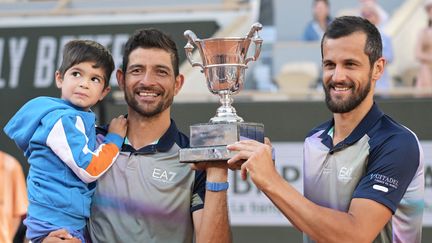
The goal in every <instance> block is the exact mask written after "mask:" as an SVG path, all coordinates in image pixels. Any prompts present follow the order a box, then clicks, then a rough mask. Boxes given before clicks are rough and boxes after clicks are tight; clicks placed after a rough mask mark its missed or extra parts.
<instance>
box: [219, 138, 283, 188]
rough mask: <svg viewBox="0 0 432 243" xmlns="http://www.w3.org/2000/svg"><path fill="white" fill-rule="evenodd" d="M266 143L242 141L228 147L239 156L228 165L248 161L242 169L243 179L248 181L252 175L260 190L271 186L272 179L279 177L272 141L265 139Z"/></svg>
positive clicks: (243, 164)
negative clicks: (248, 177)
mask: <svg viewBox="0 0 432 243" xmlns="http://www.w3.org/2000/svg"><path fill="white" fill-rule="evenodd" d="M264 141H265V142H264V143H260V142H257V141H255V140H242V141H240V142H236V143H234V144H231V145H228V147H227V148H228V149H229V150H231V151H237V154H236V155H234V156H233V157H232V158H231V159H229V160H228V164H237V163H238V162H239V161H246V162H244V163H242V165H241V168H240V170H241V177H242V179H243V180H246V179H247V176H248V175H250V177H251V179H252V181H253V182H254V183H255V184H256V185H257V186H258V188H259V189H261V188H263V187H266V186H270V185H271V184H270V183H269V182H270V181H271V178H275V176H278V172H277V170H276V168H275V164H274V155H273V154H274V153H273V149H272V146H271V143H270V140H269V139H268V138H265V139H264Z"/></svg>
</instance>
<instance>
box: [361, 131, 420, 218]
mask: <svg viewBox="0 0 432 243" xmlns="http://www.w3.org/2000/svg"><path fill="white" fill-rule="evenodd" d="M419 164H420V147H419V144H418V141H417V139H416V138H415V136H414V135H412V134H409V133H406V134H399V135H395V136H392V137H390V138H388V139H387V140H386V141H384V142H383V143H382V144H381V145H378V146H377V147H376V148H373V150H371V155H370V156H369V162H368V166H367V171H366V174H365V176H364V177H363V178H362V179H361V180H360V182H359V184H358V186H357V188H356V189H355V191H354V193H353V198H367V199H371V200H374V201H377V202H379V203H381V204H384V205H385V206H387V207H388V208H390V209H391V210H392V211H393V213H395V211H396V209H397V207H398V205H399V203H400V201H401V200H402V198H403V196H404V194H405V192H406V190H407V188H408V186H409V184H410V183H411V181H412V179H413V178H414V175H415V174H416V171H417V169H418V167H419Z"/></svg>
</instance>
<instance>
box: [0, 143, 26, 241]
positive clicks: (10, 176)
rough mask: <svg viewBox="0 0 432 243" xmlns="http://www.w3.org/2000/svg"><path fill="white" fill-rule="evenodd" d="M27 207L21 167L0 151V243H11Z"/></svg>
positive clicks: (12, 158)
mask: <svg viewBox="0 0 432 243" xmlns="http://www.w3.org/2000/svg"><path fill="white" fill-rule="evenodd" d="M27 206H28V201H27V191H26V186H25V179H24V174H23V171H22V167H21V165H20V163H19V162H18V161H17V160H16V159H15V158H14V157H12V156H11V155H9V154H7V153H5V152H2V151H0V242H2V243H11V242H12V240H13V238H14V236H15V233H16V231H17V229H18V227H19V225H20V224H21V222H22V219H23V217H24V216H25V214H26V212H27Z"/></svg>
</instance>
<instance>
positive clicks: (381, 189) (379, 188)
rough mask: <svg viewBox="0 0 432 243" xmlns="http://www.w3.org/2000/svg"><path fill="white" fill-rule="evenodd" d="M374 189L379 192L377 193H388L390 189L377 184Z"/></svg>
mask: <svg viewBox="0 0 432 243" xmlns="http://www.w3.org/2000/svg"><path fill="white" fill-rule="evenodd" d="M372 188H373V189H375V190H377V191H382V192H388V188H387V187H384V186H380V185H376V184H375V185H373V187H372Z"/></svg>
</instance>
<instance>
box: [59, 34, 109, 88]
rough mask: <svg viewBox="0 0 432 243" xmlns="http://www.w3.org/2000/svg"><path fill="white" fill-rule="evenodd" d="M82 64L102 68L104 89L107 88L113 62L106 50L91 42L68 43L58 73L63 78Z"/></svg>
mask: <svg viewBox="0 0 432 243" xmlns="http://www.w3.org/2000/svg"><path fill="white" fill-rule="evenodd" d="M82 62H95V64H94V66H93V67H95V68H102V69H103V70H104V71H105V77H104V78H105V83H104V88H106V87H108V85H109V80H110V77H111V73H112V71H113V70H114V61H113V58H112V56H111V53H110V51H109V50H108V49H107V48H105V47H104V46H102V45H101V44H99V43H97V42H95V41H92V40H72V41H69V42H68V43H67V44H66V45H65V46H64V49H63V60H62V63H61V65H60V68H59V69H58V71H59V72H60V73H61V75H62V77H63V76H64V74H65V73H66V71H67V70H68V69H69V68H71V67H72V66H74V65H77V64H79V63H82Z"/></svg>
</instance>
